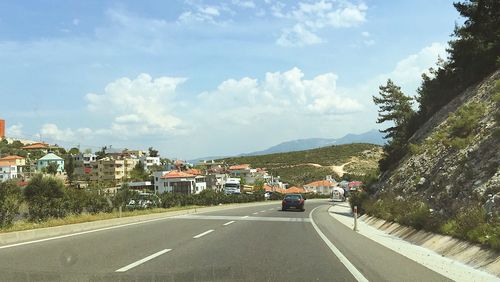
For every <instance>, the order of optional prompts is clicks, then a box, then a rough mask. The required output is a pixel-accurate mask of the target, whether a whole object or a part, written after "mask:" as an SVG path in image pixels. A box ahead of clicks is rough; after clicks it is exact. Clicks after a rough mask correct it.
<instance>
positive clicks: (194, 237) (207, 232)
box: [193, 229, 215, 239]
mask: <svg viewBox="0 0 500 282" xmlns="http://www.w3.org/2000/svg"><path fill="white" fill-rule="evenodd" d="M214 231H215V230H213V229H210V230H208V231H205V232H203V233H200V234H198V235H196V236H193V239H198V238H200V237H203V236H205V235H207V234H209V233H212V232H214Z"/></svg>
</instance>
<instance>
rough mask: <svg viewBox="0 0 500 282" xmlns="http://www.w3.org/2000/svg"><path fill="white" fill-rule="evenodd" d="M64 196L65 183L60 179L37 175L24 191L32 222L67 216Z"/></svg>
mask: <svg viewBox="0 0 500 282" xmlns="http://www.w3.org/2000/svg"><path fill="white" fill-rule="evenodd" d="M64 194H65V193H64V183H63V182H62V181H61V180H60V179H57V178H54V177H52V176H42V175H41V174H38V175H35V176H34V177H33V178H32V179H31V180H30V182H29V183H28V186H27V187H26V189H25V190H24V197H25V199H26V202H27V203H28V211H29V218H30V220H32V221H37V220H45V219H48V218H50V217H54V218H58V217H63V216H64V215H65V214H66V210H65V208H64V205H63V202H64V196H65V195H64Z"/></svg>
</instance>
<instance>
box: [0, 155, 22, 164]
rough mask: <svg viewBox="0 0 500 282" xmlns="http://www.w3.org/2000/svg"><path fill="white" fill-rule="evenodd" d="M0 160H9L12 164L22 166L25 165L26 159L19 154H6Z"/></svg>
mask: <svg viewBox="0 0 500 282" xmlns="http://www.w3.org/2000/svg"><path fill="white" fill-rule="evenodd" d="M0 162H9V163H10V164H12V165H16V166H24V165H26V159H25V158H23V157H20V156H6V157H3V158H1V159H0Z"/></svg>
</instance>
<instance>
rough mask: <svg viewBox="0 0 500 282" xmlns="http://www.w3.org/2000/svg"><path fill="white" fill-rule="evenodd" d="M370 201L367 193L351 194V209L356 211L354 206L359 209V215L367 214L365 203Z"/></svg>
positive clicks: (357, 192)
mask: <svg viewBox="0 0 500 282" xmlns="http://www.w3.org/2000/svg"><path fill="white" fill-rule="evenodd" d="M367 200H368V194H367V193H366V192H365V191H356V192H351V196H350V197H349V204H350V205H351V209H352V210H354V206H357V207H358V213H365V211H366V210H365V206H364V205H365V203H366V201H367Z"/></svg>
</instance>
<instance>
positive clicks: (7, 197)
mask: <svg viewBox="0 0 500 282" xmlns="http://www.w3.org/2000/svg"><path fill="white" fill-rule="evenodd" d="M22 201H23V197H22V192H21V190H20V188H19V187H17V185H16V183H15V182H14V181H13V180H9V181H6V182H0V227H7V226H10V225H12V222H13V221H14V218H15V216H16V215H18V214H19V207H20V206H21V203H22Z"/></svg>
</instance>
